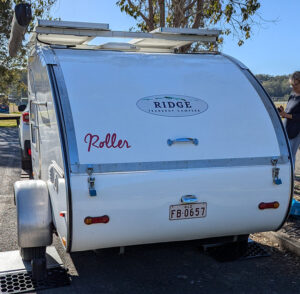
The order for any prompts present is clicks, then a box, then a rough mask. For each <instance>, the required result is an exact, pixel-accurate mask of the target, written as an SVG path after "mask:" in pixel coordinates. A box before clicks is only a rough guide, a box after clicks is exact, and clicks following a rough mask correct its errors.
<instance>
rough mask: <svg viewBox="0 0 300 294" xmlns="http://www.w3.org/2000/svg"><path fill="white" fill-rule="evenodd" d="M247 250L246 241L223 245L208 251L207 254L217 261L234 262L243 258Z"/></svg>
mask: <svg viewBox="0 0 300 294" xmlns="http://www.w3.org/2000/svg"><path fill="white" fill-rule="evenodd" d="M247 249H248V240H240V241H236V242H230V243H225V244H223V245H219V246H216V247H212V248H210V249H209V254H210V255H211V256H212V257H213V258H215V259H216V260H217V261H220V262H226V261H234V260H237V259H240V258H241V257H243V256H245V255H246V253H247Z"/></svg>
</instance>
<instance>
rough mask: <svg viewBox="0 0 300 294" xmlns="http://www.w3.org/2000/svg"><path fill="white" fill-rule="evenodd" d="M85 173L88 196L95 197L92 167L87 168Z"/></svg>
mask: <svg viewBox="0 0 300 294" xmlns="http://www.w3.org/2000/svg"><path fill="white" fill-rule="evenodd" d="M86 172H87V174H88V175H89V177H88V184H89V194H90V196H92V197H94V196H97V191H96V189H95V177H93V176H92V174H93V172H94V169H93V168H92V167H88V168H87V170H86Z"/></svg>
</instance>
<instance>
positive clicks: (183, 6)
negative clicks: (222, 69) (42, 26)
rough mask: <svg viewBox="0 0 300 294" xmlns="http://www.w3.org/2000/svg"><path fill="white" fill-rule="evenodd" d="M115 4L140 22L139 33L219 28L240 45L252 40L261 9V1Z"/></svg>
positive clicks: (132, 1) (175, 0) (131, 0)
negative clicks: (179, 28)
mask: <svg viewBox="0 0 300 294" xmlns="http://www.w3.org/2000/svg"><path fill="white" fill-rule="evenodd" d="M116 4H117V5H118V6H119V7H120V9H121V11H122V12H125V13H126V14H128V15H130V16H132V17H133V18H134V19H136V20H137V24H136V29H137V30H140V31H151V30H153V29H155V28H157V27H160V26H162V27H164V26H166V27H181V28H184V27H192V28H199V27H204V26H209V25H214V26H215V25H218V26H220V27H221V28H222V29H223V34H225V35H229V34H233V35H235V36H236V37H237V38H238V45H240V46H241V45H243V43H244V41H245V40H246V39H249V38H250V37H251V28H252V27H253V25H255V24H256V23H255V21H254V18H253V17H254V16H255V15H256V14H257V11H258V10H259V8H260V3H259V0H240V1H236V0H147V1H146V0H119V1H117V2H116ZM222 41H223V38H220V40H219V43H222Z"/></svg>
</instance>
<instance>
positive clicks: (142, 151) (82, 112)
mask: <svg viewBox="0 0 300 294" xmlns="http://www.w3.org/2000/svg"><path fill="white" fill-rule="evenodd" d="M55 53H56V55H57V57H58V60H59V63H60V66H61V70H62V72H63V76H64V80H65V85H66V90H67V97H68V99H69V109H68V108H67V107H65V109H63V111H64V116H65V117H66V116H68V117H69V118H68V121H70V117H71V121H72V122H73V124H71V125H67V126H66V127H67V134H68V139H69V140H70V138H73V141H69V142H68V144H69V146H71V145H72V152H70V160H71V169H72V176H71V188H72V203H73V216H74V217H73V245H72V250H73V251H76V250H86V249H94V248H103V247H112V246H123V245H131V244H141V243H151V242H162V241H173V240H188V239H198V238H207V237H215V236H225V235H237V234H246V233H250V232H255V231H262V230H271V229H276V228H277V227H278V226H279V225H280V224H281V222H282V221H283V219H284V217H285V215H286V213H287V209H288V203H289V199H290V188H291V186H290V185H291V172H290V162H289V160H288V151H287V145H286V141H285V139H284V134H283V130H282V128H281V125H280V122H279V119H278V117H277V116H275V117H274V109H273V108H272V105H271V104H270V102H268V101H267V102H266V101H263V99H262V98H261V96H260V95H259V94H258V92H257V91H256V89H255V88H254V87H253V85H252V84H251V83H250V81H249V79H248V78H247V77H246V75H245V74H243V73H242V71H241V69H240V68H239V67H238V66H237V65H235V64H234V63H232V62H231V61H229V60H228V59H227V58H225V57H223V56H221V55H200V54H195V55H179V54H137V53H126V52H108V51H107V52H105V51H92V50H91V51H88V50H55ZM267 103H269V104H267ZM63 104H65V103H63ZM272 113H273V114H272ZM272 158H275V159H276V160H278V162H277V163H276V167H279V168H280V176H279V177H280V179H281V181H282V184H281V185H275V184H274V182H273V176H272V168H274V166H272V164H271V159H272ZM87 168H92V170H91V171H92V172H93V174H92V176H91V177H94V178H95V190H96V194H97V195H96V196H91V195H90V192H89V184H88V177H89V175H88V174H87ZM261 202H267V203H271V202H278V203H279V204H280V205H279V207H278V208H276V209H275V208H274V209H266V210H260V209H258V205H259V204H260V203H261ZM106 215H107V216H108V217H109V221H108V222H107V223H105V224H104V223H102V224H99V223H98V224H92V225H89V224H86V223H85V222H84V220H85V219H86V218H87V217H101V216H106Z"/></svg>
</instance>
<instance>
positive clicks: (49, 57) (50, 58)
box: [36, 46, 57, 65]
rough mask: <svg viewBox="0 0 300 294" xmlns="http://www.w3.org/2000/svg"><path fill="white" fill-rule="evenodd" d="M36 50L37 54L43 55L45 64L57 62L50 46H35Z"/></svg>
mask: <svg viewBox="0 0 300 294" xmlns="http://www.w3.org/2000/svg"><path fill="white" fill-rule="evenodd" d="M36 51H37V54H38V55H42V56H43V59H44V61H45V63H46V64H49V65H50V64H52V65H56V64H57V58H56V56H55V53H54V51H53V50H52V49H51V48H50V47H41V46H37V49H36Z"/></svg>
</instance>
